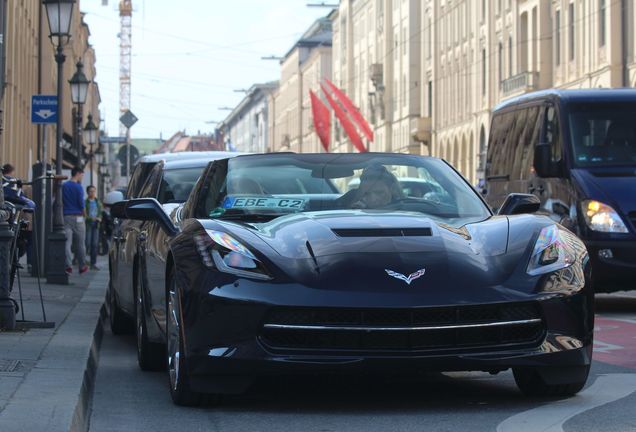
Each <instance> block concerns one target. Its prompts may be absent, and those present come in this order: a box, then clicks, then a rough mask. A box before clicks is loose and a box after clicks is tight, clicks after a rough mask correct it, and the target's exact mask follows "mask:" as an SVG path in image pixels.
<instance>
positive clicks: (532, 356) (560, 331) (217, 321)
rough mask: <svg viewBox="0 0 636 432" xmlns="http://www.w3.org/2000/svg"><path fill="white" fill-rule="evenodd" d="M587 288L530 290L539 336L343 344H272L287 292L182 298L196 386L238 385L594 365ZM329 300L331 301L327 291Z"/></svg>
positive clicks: (227, 388) (226, 388)
mask: <svg viewBox="0 0 636 432" xmlns="http://www.w3.org/2000/svg"><path fill="white" fill-rule="evenodd" d="M241 282H245V281H241ZM248 283H249V282H248ZM299 289H301V288H300V287H299ZM587 291H589V290H587V289H586V290H583V291H581V292H579V293H577V294H574V295H562V294H561V295H560V294H551V295H546V294H534V295H528V296H526V298H525V299H524V301H526V302H527V303H532V304H534V305H536V306H537V308H538V310H539V311H540V316H541V325H542V331H541V334H540V336H539V337H538V338H537V339H536V341H535V342H533V343H525V344H516V345H515V344H491V345H488V344H482V345H473V346H461V347H457V346H456V347H446V348H431V349H427V348H424V349H422V348H421V347H420V349H417V350H408V349H401V350H399V349H398V350H396V349H393V350H391V349H375V350H368V349H367V350H365V351H359V350H358V351H356V350H347V349H344V347H343V346H341V347H340V348H338V349H335V350H334V349H332V350H328V349H317V348H315V347H314V348H302V347H301V348H300V349H298V348H297V347H296V348H294V347H282V348H281V347H272V346H271V343H269V342H268V341H267V340H266V338H265V337H264V333H265V330H264V324H265V323H266V321H267V320H268V317H270V316H271V312H272V310H273V309H274V308H276V307H279V306H281V305H282V306H286V307H290V306H293V303H292V304H290V302H289V299H287V300H285V296H281V297H280V298H278V299H275V300H278V302H276V301H274V302H272V303H264V302H261V301H258V302H257V301H249V300H246V299H244V298H237V297H240V295H239V296H237V295H236V294H237V293H236V292H232V290H231V289H229V290H225V291H224V289H221V290H212V291H210V293H208V294H207V295H206V296H205V297H204V298H197V297H198V296H197V295H195V294H193V293H191V295H193V297H191V298H190V299H184V300H185V304H186V308H188V309H189V311H188V313H187V314H186V320H185V322H184V327H185V331H186V352H187V359H188V360H187V372H188V374H189V376H190V382H191V385H192V386H193V388H194V389H195V390H197V391H202V392H214V393H240V392H243V391H244V390H245V389H246V388H247V387H248V386H249V385H250V384H251V382H252V380H253V379H254V378H255V377H258V376H264V375H287V374H315V373H333V374H394V373H400V374H401V373H412V372H413V373H414V372H427V371H469V370H475V371H500V370H505V369H508V368H511V367H538V368H541V367H557V368H558V367H566V368H567V367H579V366H588V365H590V363H591V358H592V335H593V320H594V318H593V306H592V303H591V302H592V301H593V300H592V298H591V295H590V294H589V292H587ZM325 301H326V303H329V296H328V295H327V296H326V298H325ZM519 301H520V299H516V301H515V302H519ZM329 306H332V305H329ZM195 310H196V311H195ZM193 312H194V313H193ZM194 316H196V317H198V318H197V319H193V317H194ZM188 317H189V318H188Z"/></svg>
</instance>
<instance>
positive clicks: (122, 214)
mask: <svg viewBox="0 0 636 432" xmlns="http://www.w3.org/2000/svg"><path fill="white" fill-rule="evenodd" d="M127 204H128V201H127V200H123V201H117V202H116V203H114V204H113V205H112V206H110V214H111V215H112V216H113V217H115V218H118V219H126V205H127Z"/></svg>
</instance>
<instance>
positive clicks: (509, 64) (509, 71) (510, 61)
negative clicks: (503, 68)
mask: <svg viewBox="0 0 636 432" xmlns="http://www.w3.org/2000/svg"><path fill="white" fill-rule="evenodd" d="M511 76H512V36H508V77H511Z"/></svg>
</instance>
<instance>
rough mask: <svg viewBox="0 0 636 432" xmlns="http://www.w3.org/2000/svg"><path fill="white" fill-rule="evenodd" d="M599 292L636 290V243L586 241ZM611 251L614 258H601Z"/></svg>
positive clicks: (596, 287)
mask: <svg viewBox="0 0 636 432" xmlns="http://www.w3.org/2000/svg"><path fill="white" fill-rule="evenodd" d="M585 246H586V247H587V250H588V253H589V256H590V261H591V262H592V274H593V276H594V289H595V290H596V291H597V292H610V291H621V290H633V289H636V282H634V281H636V241H607V240H605V241H585ZM601 250H610V251H611V252H612V258H604V257H601V256H599V251H601Z"/></svg>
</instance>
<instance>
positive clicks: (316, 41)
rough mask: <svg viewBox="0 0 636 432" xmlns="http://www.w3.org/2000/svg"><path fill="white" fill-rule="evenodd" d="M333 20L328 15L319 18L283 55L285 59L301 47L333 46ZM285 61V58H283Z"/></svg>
mask: <svg viewBox="0 0 636 432" xmlns="http://www.w3.org/2000/svg"><path fill="white" fill-rule="evenodd" d="M331 27H332V22H331V19H330V18H328V17H322V18H318V19H317V20H316V21H314V23H313V24H312V25H311V26H310V27H309V29H307V31H306V32H305V33H304V34H303V35H302V36H301V37H300V39H298V41H297V42H296V43H295V44H294V46H292V47H291V48H290V49H289V51H287V53H286V54H285V55H284V56H283V59H287V58H288V57H289V56H290V55H291V54H292V53H293V52H294V50H295V49H296V48H300V47H309V48H311V47H316V46H321V45H324V46H331V44H332V38H333V34H332V28H331ZM283 61H284V60H283Z"/></svg>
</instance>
